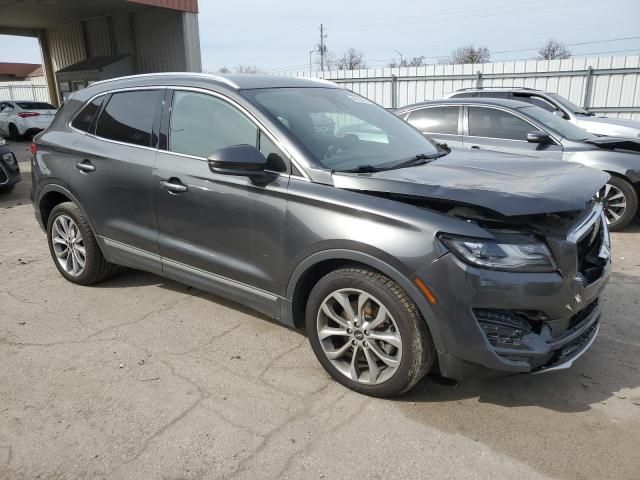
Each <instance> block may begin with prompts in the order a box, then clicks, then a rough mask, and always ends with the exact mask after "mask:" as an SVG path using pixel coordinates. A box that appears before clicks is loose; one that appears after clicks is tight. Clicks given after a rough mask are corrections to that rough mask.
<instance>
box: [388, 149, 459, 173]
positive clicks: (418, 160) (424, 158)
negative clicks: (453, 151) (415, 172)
mask: <svg viewBox="0 0 640 480" xmlns="http://www.w3.org/2000/svg"><path fill="white" fill-rule="evenodd" d="M449 152H450V150H449V151H447V150H443V151H441V152H438V153H433V154H431V155H426V154H424V153H419V154H417V155H414V156H413V157H411V158H409V159H408V160H404V161H402V162H400V163H398V164H396V165H391V166H390V167H389V168H388V170H395V169H396V168H406V167H415V166H417V165H424V164H425V163H429V162H431V161H433V160H435V159H436V158H440V157H444V156H445V155H447V154H448V153H449Z"/></svg>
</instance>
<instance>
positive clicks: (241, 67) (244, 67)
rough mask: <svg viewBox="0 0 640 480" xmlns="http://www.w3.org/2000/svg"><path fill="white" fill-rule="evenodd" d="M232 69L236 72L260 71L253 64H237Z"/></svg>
mask: <svg viewBox="0 0 640 480" xmlns="http://www.w3.org/2000/svg"><path fill="white" fill-rule="evenodd" d="M234 70H235V72H236V73H260V69H259V68H258V67H256V66H255V65H238V66H237V67H236V68H235V69H234Z"/></svg>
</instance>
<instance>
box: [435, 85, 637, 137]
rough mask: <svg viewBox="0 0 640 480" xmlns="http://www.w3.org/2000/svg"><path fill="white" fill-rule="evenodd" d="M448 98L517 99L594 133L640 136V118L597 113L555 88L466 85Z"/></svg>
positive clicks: (615, 135)
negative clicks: (477, 86)
mask: <svg viewBox="0 0 640 480" xmlns="http://www.w3.org/2000/svg"><path fill="white" fill-rule="evenodd" d="M447 98H501V99H505V100H517V101H520V102H525V103H530V104H532V105H536V106H537V107H540V108H543V109H544V110H547V111H548V112H551V113H553V114H555V115H558V116H559V117H560V118H564V119H565V120H568V121H570V122H571V123H573V124H574V125H577V126H578V127H581V128H584V129H585V130H586V131H587V132H589V133H593V134H594V135H603V136H611V137H627V138H629V137H635V138H640V122H638V121H635V120H626V119H624V118H612V117H605V116H603V115H596V114H594V113H593V112H589V111H588V110H585V109H584V108H582V107H579V106H578V105H576V104H575V103H573V102H570V101H569V100H567V99H566V98H564V97H562V96H560V95H558V94H557V93H553V92H545V91H542V90H535V89H532V88H522V87H488V88H465V89H462V90H456V91H455V92H453V93H451V94H449V95H447Z"/></svg>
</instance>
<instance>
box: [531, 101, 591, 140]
mask: <svg viewBox="0 0 640 480" xmlns="http://www.w3.org/2000/svg"><path fill="white" fill-rule="evenodd" d="M520 111H521V112H522V113H524V114H525V115H529V116H530V117H531V118H534V119H536V120H538V121H539V122H540V123H542V124H543V125H544V126H545V127H547V128H548V129H549V130H551V131H553V132H555V133H556V134H558V135H560V136H561V137H563V138H566V139H567V140H571V141H573V142H581V141H583V140H588V139H590V138H592V137H593V135H592V134H590V133H589V132H587V131H586V130H584V129H582V128H580V127H577V126H576V125H574V124H573V123H571V122H568V121H567V120H565V119H564V118H560V117H558V116H557V115H554V114H553V113H551V112H548V111H547V110H543V109H542V108H539V107H535V106H531V107H522V108H520Z"/></svg>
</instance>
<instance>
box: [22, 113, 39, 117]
mask: <svg viewBox="0 0 640 480" xmlns="http://www.w3.org/2000/svg"><path fill="white" fill-rule="evenodd" d="M18 116H19V117H20V118H29V117H39V116H40V114H39V113H38V112H20V113H19V114H18Z"/></svg>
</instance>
